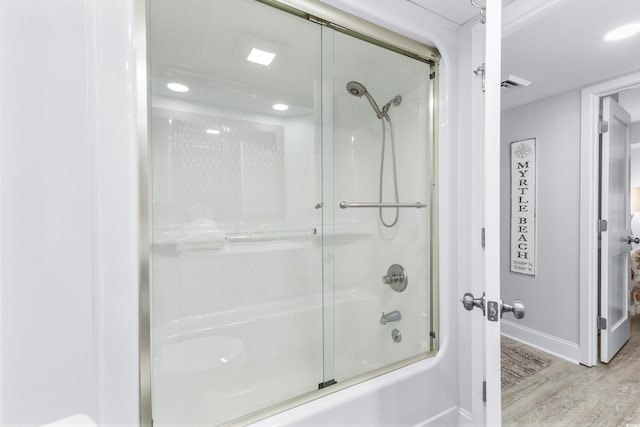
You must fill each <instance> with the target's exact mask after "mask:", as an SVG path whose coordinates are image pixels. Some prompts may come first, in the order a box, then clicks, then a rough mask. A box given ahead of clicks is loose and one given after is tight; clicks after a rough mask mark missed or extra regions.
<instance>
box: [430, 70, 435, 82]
mask: <svg viewBox="0 0 640 427" xmlns="http://www.w3.org/2000/svg"><path fill="white" fill-rule="evenodd" d="M435 78H436V72H435V71H434V72H432V73H431V74H429V79H430V80H433V79H435Z"/></svg>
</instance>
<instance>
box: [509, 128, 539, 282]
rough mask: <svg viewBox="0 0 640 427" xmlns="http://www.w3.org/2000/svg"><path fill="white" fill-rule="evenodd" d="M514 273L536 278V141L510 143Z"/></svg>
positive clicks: (512, 262) (512, 261) (512, 267)
mask: <svg viewBox="0 0 640 427" xmlns="http://www.w3.org/2000/svg"><path fill="white" fill-rule="evenodd" d="M511 271H513V272H514V273H522V274H528V275H530V276H535V275H536V139H535V138H531V139H525V140H522V141H516V142H512V143H511Z"/></svg>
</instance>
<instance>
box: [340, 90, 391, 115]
mask: <svg viewBox="0 0 640 427" xmlns="http://www.w3.org/2000/svg"><path fill="white" fill-rule="evenodd" d="M347 92H349V93H350V94H351V95H353V96H357V97H358V98H360V97H362V96H363V95H364V96H365V97H366V98H367V100H368V101H369V104H371V108H373V111H375V113H376V116H378V118H379V119H381V118H383V117H384V116H385V114H384V113H383V112H382V111H380V107H378V104H376V101H375V100H374V99H373V97H372V96H371V94H370V93H369V91H368V90H367V88H366V87H364V85H363V84H362V83H360V82H356V81H353V80H352V81H350V82H349V83H347Z"/></svg>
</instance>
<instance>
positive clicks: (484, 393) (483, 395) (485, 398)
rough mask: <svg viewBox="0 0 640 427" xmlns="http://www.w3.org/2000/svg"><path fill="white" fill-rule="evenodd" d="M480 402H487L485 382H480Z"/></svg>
mask: <svg viewBox="0 0 640 427" xmlns="http://www.w3.org/2000/svg"><path fill="white" fill-rule="evenodd" d="M482 401H483V402H486V401H487V381H486V380H484V381H482Z"/></svg>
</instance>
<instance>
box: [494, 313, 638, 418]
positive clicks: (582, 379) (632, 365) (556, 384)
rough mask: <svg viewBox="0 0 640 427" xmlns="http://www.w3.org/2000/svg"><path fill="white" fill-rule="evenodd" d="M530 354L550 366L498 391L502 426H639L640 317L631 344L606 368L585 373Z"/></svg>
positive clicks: (633, 324)
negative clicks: (500, 398)
mask: <svg viewBox="0 0 640 427" xmlns="http://www.w3.org/2000/svg"><path fill="white" fill-rule="evenodd" d="M503 340H507V343H508V345H514V346H524V344H521V343H517V342H515V341H512V340H509V339H508V338H503ZM528 349H529V350H530V351H531V352H533V353H535V354H540V355H544V356H546V357H551V358H552V361H551V364H550V365H549V366H548V367H546V368H544V369H543V370H542V371H540V372H538V373H536V374H535V375H533V376H531V377H529V378H525V379H523V380H522V381H520V382H519V383H517V384H514V385H512V386H511V387H508V388H506V389H503V390H502V423H503V425H504V426H519V425H535V426H627V425H629V426H631V425H634V424H635V425H637V426H640V315H636V316H634V317H632V320H631V339H630V340H629V342H627V344H626V345H625V346H624V347H623V348H622V350H620V352H619V353H618V354H617V355H616V356H615V357H614V358H613V360H612V361H611V363H609V364H608V365H605V364H599V365H598V366H596V367H593V368H587V367H585V366H582V365H575V364H573V363H570V362H567V361H565V360H563V359H559V358H557V357H553V356H549V355H548V354H547V353H544V352H541V351H539V350H536V349H532V348H528Z"/></svg>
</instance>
